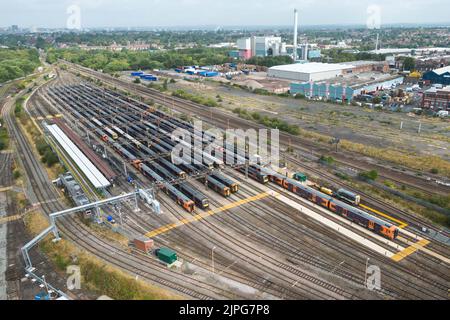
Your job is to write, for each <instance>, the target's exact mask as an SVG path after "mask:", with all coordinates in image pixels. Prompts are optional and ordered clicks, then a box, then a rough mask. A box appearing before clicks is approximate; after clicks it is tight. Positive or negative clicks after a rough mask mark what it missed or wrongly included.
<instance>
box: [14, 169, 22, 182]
mask: <svg viewBox="0 0 450 320" xmlns="http://www.w3.org/2000/svg"><path fill="white" fill-rule="evenodd" d="M20 176H21V173H20V171H19V170H14V172H13V178H14V180H17V179H19V178H20Z"/></svg>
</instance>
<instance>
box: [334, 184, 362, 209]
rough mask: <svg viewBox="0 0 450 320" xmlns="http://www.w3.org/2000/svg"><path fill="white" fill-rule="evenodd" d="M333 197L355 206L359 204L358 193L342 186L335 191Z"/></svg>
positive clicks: (359, 197)
mask: <svg viewBox="0 0 450 320" xmlns="http://www.w3.org/2000/svg"><path fill="white" fill-rule="evenodd" d="M335 197H336V198H338V199H340V200H343V201H345V202H348V203H350V204H353V205H355V206H359V204H360V203H361V196H360V195H358V194H356V193H353V192H351V191H348V190H346V189H342V188H341V189H339V190H338V191H337V192H336V194H335Z"/></svg>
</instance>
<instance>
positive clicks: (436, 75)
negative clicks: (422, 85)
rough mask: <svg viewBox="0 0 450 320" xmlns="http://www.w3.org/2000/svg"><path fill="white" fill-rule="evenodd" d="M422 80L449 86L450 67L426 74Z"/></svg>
mask: <svg viewBox="0 0 450 320" xmlns="http://www.w3.org/2000/svg"><path fill="white" fill-rule="evenodd" d="M422 79H423V80H427V81H430V82H431V83H433V84H434V83H439V84H442V85H446V86H448V85H450V66H447V67H444V68H439V69H436V70H433V71H429V72H426V73H424V75H423V77H422Z"/></svg>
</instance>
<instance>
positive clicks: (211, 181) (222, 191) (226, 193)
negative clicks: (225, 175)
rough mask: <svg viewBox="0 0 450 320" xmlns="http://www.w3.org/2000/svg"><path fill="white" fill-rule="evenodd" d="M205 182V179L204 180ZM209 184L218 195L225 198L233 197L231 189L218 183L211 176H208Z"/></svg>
mask: <svg viewBox="0 0 450 320" xmlns="http://www.w3.org/2000/svg"><path fill="white" fill-rule="evenodd" d="M202 180H203V181H204V179H202ZM207 184H208V187H209V188H211V189H213V190H214V191H216V192H217V193H219V194H221V195H222V196H224V197H226V198H227V197H229V196H230V195H231V191H230V188H228V187H227V186H225V185H224V184H223V183H221V182H219V181H217V180H216V179H214V178H213V177H211V176H208V178H207Z"/></svg>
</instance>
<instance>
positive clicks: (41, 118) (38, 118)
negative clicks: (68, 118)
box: [34, 114, 63, 121]
mask: <svg viewBox="0 0 450 320" xmlns="http://www.w3.org/2000/svg"><path fill="white" fill-rule="evenodd" d="M62 117H63V115H62V114H55V115H54V116H52V115H47V116H45V118H44V117H43V116H38V117H35V118H34V119H36V120H39V121H40V120H44V119H55V118H62Z"/></svg>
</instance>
